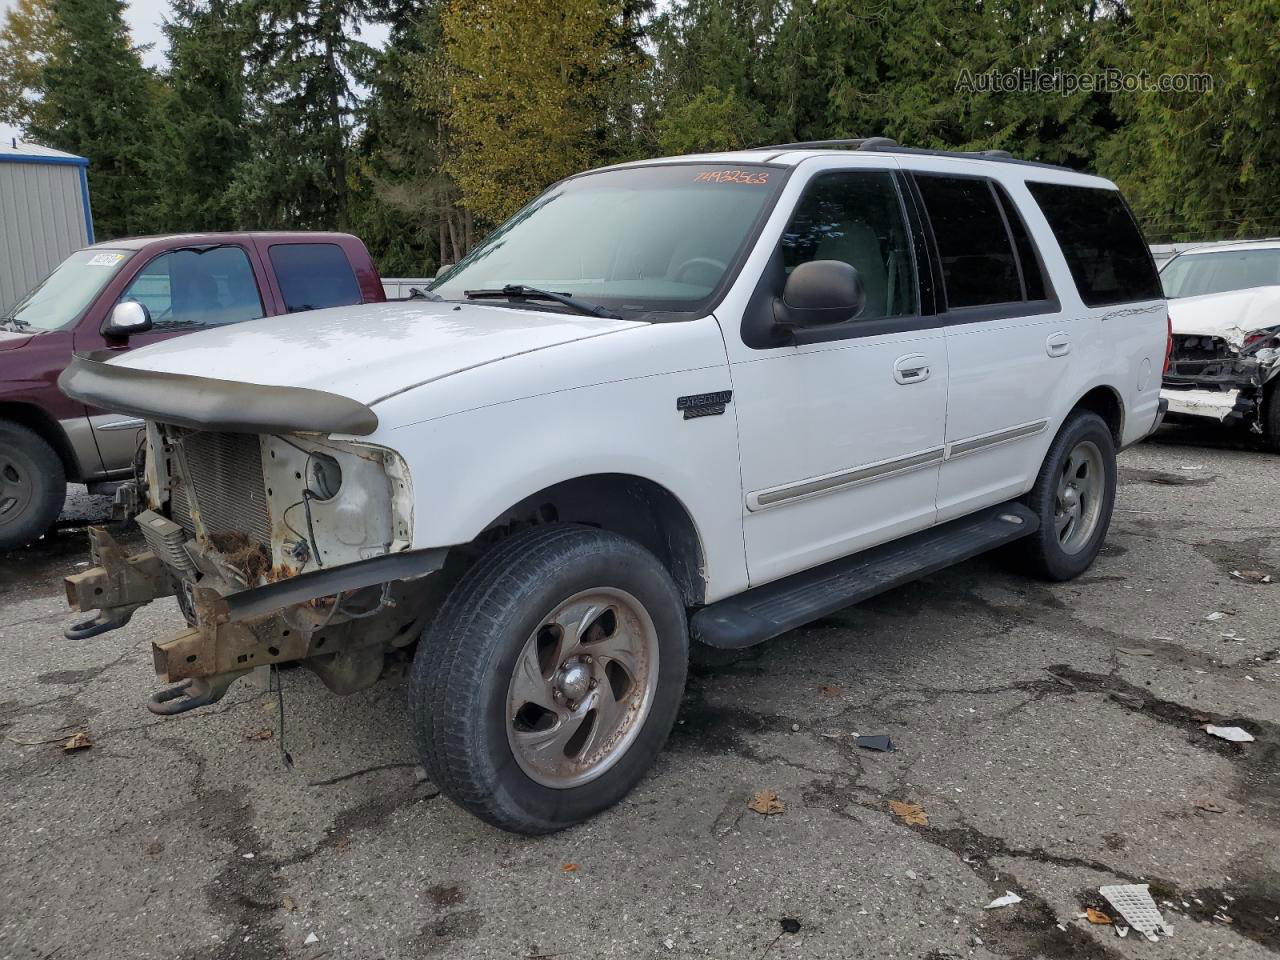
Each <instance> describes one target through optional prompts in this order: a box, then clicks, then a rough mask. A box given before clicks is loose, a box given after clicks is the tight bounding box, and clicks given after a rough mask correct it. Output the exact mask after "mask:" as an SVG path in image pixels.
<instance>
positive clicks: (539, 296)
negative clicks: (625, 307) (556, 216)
mask: <svg viewBox="0 0 1280 960" xmlns="http://www.w3.org/2000/svg"><path fill="white" fill-rule="evenodd" d="M463 295H464V296H465V297H466V298H467V299H468V300H493V299H498V298H504V297H505V298H506V299H508V300H550V301H552V302H554V303H563V304H564V305H565V306H566V307H569V308H570V309H571V310H576V311H578V313H582V314H586V315H587V316H588V317H607V318H608V319H610V320H621V319H622V318H621V317H620V316H618V315H617V314H616V313H610V312H609V311H608V310H606V309H605V308H604V307H602V306H600V304H598V303H592V302H591V301H590V300H582V299H580V298H579V297H571V296H569V294H567V293H554V292H552V291H551V290H539V289H538V288H537V287H526V286H525V285H524V284H522V283H509V284H507V285H506V286H505V287H503V288H502V289H500V290H464V291H463Z"/></svg>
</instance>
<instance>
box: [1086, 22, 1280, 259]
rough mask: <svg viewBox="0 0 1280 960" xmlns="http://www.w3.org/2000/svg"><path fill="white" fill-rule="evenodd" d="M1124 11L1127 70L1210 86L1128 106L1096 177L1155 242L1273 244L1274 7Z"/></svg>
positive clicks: (1277, 169)
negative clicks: (1109, 181) (1139, 68)
mask: <svg viewBox="0 0 1280 960" xmlns="http://www.w3.org/2000/svg"><path fill="white" fill-rule="evenodd" d="M1129 6H1130V9H1131V12H1132V18H1133V19H1132V24H1131V26H1130V29H1128V30H1127V31H1126V33H1125V35H1124V38H1123V51H1124V55H1125V58H1126V60H1127V61H1128V62H1130V63H1139V64H1142V65H1143V67H1145V68H1146V69H1147V70H1149V71H1150V72H1151V74H1152V75H1153V76H1158V75H1160V74H1162V73H1202V72H1203V73H1208V74H1210V75H1212V78H1213V87H1212V90H1210V91H1209V92H1207V93H1163V94H1161V93H1153V94H1147V95H1141V96H1133V97H1130V98H1126V99H1125V100H1124V101H1122V110H1121V115H1122V118H1123V121H1124V125H1123V127H1121V128H1120V130H1119V133H1118V135H1117V136H1116V137H1115V138H1114V140H1113V141H1111V142H1109V143H1108V144H1107V145H1106V146H1105V148H1104V149H1103V150H1102V151H1101V155H1100V164H1099V166H1100V168H1101V171H1102V172H1103V173H1104V174H1106V175H1107V176H1110V177H1112V178H1113V179H1115V180H1116V181H1117V182H1119V183H1120V185H1121V186H1122V187H1123V188H1124V190H1125V191H1126V193H1127V195H1128V196H1129V199H1130V201H1131V202H1132V203H1133V205H1134V207H1135V208H1136V209H1137V211H1138V212H1139V214H1140V215H1141V216H1142V219H1143V220H1144V221H1145V227H1146V231H1147V235H1148V238H1149V239H1152V240H1153V241H1162V240H1164V241H1168V240H1203V239H1210V238H1214V239H1216V238H1227V237H1246V236H1267V235H1275V234H1276V233H1280V212H1278V211H1277V200H1280V122H1277V118H1280V29H1278V28H1277V24H1280V5H1278V4H1277V3H1276V2H1275V0H1233V2H1232V3H1211V4H1207V3H1203V2H1195V0H1131V2H1130V4H1129Z"/></svg>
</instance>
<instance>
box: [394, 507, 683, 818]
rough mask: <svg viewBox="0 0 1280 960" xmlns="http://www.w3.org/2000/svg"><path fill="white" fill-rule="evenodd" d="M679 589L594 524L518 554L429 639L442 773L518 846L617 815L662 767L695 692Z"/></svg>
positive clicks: (424, 659) (510, 548)
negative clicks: (658, 762)
mask: <svg viewBox="0 0 1280 960" xmlns="http://www.w3.org/2000/svg"><path fill="white" fill-rule="evenodd" d="M688 647H689V641H688V633H687V624H686V619H685V611H684V604H683V601H682V599H681V597H680V594H679V591H678V590H677V589H676V586H675V584H674V583H673V582H672V580H671V577H670V576H669V575H668V573H667V571H666V570H665V569H664V568H663V567H662V565H661V564H660V563H659V562H658V560H657V558H656V557H654V556H653V555H652V554H651V553H649V552H648V551H647V550H645V549H644V548H643V547H641V546H640V545H639V544H637V543H635V542H633V541H631V540H628V539H626V538H625V537H621V536H618V535H616V534H612V533H608V532H605V531H601V530H595V529H591V528H587V527H579V526H570V525H552V526H547V527H540V528H537V529H534V530H531V531H527V532H525V533H522V534H519V535H517V536H514V537H512V538H510V539H509V540H506V541H503V542H502V543H500V544H498V545H497V546H496V547H494V548H493V549H492V550H491V551H490V552H489V553H488V554H486V555H485V556H484V557H482V558H481V559H480V561H479V562H477V564H476V565H475V566H474V567H473V568H472V569H471V570H470V571H469V572H468V573H467V574H466V575H465V576H464V577H463V578H462V580H460V581H459V582H458V584H457V585H456V586H455V587H454V589H453V590H452V591H451V593H450V595H449V597H448V599H446V601H445V603H444V605H443V606H442V607H441V609H440V612H439V614H438V615H437V616H436V619H435V622H434V623H433V624H432V625H431V626H430V627H429V628H428V629H427V630H426V632H425V633H424V634H423V639H422V643H421V644H420V645H419V648H418V652H417V655H416V656H415V659H414V664H413V678H412V683H411V686H410V698H411V703H410V707H411V710H412V714H413V724H414V735H415V740H416V742H417V746H418V752H419V754H420V756H421V759H422V763H423V766H424V767H425V768H426V771H427V774H428V776H430V777H431V779H432V780H433V781H434V782H435V784H436V785H437V786H438V787H439V788H440V790H441V792H443V793H444V794H445V795H446V796H448V797H449V798H450V799H452V800H454V801H455V802H456V803H458V804H460V805H461V806H463V807H465V808H466V809H467V810H469V811H471V812H472V813H474V814H475V815H476V816H478V817H480V818H481V819H483V820H486V821H488V822H489V823H492V824H493V825H495V826H498V827H501V828H503V829H505V830H511V831H514V832H517V833H527V834H535V833H550V832H552V831H555V830H561V829H564V828H565V827H569V826H572V825H573V824H576V823H580V822H582V821H583V820H586V819H587V818H589V817H591V816H593V815H594V814H596V813H598V812H600V811H601V810H604V809H606V808H607V807H610V806H612V805H613V804H615V803H617V802H618V801H619V800H620V799H622V797H623V796H625V795H626V793H627V792H628V791H629V790H631V788H632V787H634V786H635V785H636V783H637V782H639V780H640V779H641V777H642V776H643V775H644V773H645V771H646V770H647V769H648V768H649V766H650V765H651V764H652V763H653V761H654V759H655V758H656V757H657V755H658V752H659V751H660V750H661V749H662V745H663V743H664V742H665V741H666V738H667V734H668V733H670V731H671V726H672V724H673V723H674V721H675V716H676V711H677V710H678V709H679V706H680V699H681V696H682V694H683V692H684V683H685V674H686V670H687V665H688V656H689V649H688Z"/></svg>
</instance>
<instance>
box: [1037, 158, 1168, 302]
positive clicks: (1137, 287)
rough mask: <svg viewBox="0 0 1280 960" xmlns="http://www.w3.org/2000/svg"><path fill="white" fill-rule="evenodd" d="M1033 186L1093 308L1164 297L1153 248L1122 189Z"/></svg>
mask: <svg viewBox="0 0 1280 960" xmlns="http://www.w3.org/2000/svg"><path fill="white" fill-rule="evenodd" d="M1027 189H1028V190H1030V191H1031V196H1032V197H1034V198H1035V201H1036V203H1037V204H1039V206H1040V210H1041V212H1042V213H1044V218H1045V219H1046V220H1048V221H1049V227H1050V229H1052V230H1053V235H1054V237H1056V238H1057V241H1058V245H1059V246H1060V247H1061V248H1062V255H1063V257H1064V258H1066V261H1067V267H1068V268H1069V269H1070V270H1071V279H1072V280H1074V281H1075V284H1076V289H1077V290H1078V291H1079V292H1080V299H1081V300H1083V301H1084V302H1085V304H1086V305H1087V306H1090V307H1105V306H1110V305H1112V304H1117V303H1131V302H1133V301H1135V300H1158V299H1161V298H1162V297H1163V296H1164V293H1163V292H1162V290H1161V288H1160V278H1159V276H1158V275H1157V274H1156V267H1155V263H1154V261H1152V259H1151V251H1150V250H1149V249H1148V248H1147V244H1146V241H1145V240H1143V238H1142V231H1140V230H1139V229H1138V224H1137V223H1136V222H1135V221H1134V219H1133V214H1132V213H1130V212H1129V207H1128V206H1127V205H1126V204H1125V202H1124V199H1123V198H1122V197H1121V196H1120V192H1119V191H1118V190H1108V189H1105V188H1101V187H1075V186H1067V185H1064V184H1059V183H1033V182H1028V183H1027Z"/></svg>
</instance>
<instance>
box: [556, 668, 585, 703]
mask: <svg viewBox="0 0 1280 960" xmlns="http://www.w3.org/2000/svg"><path fill="white" fill-rule="evenodd" d="M552 683H553V684H554V686H555V689H556V691H557V692H558V693H559V694H560V695H561V696H562V697H564V698H565V699H566V700H570V701H575V700H581V699H582V698H583V697H585V696H586V695H587V691H588V690H590V689H591V668H590V667H589V666H587V664H585V663H584V662H583V661H582V660H580V659H578V658H577V657H574V658H573V659H570V660H567V661H565V663H563V664H562V665H561V667H560V669H559V670H558V671H556V675H555V679H554V680H553V681H552Z"/></svg>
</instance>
